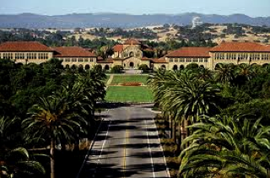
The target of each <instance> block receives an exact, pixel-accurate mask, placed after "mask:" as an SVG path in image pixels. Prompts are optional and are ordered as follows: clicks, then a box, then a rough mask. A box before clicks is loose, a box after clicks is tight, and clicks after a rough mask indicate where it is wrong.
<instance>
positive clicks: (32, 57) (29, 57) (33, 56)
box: [26, 53, 37, 59]
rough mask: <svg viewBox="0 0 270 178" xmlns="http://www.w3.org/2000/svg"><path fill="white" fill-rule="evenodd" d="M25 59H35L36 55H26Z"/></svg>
mask: <svg viewBox="0 0 270 178" xmlns="http://www.w3.org/2000/svg"><path fill="white" fill-rule="evenodd" d="M26 57H27V59H37V54H36V53H27V54H26Z"/></svg>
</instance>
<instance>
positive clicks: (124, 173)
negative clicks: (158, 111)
mask: <svg viewBox="0 0 270 178" xmlns="http://www.w3.org/2000/svg"><path fill="white" fill-rule="evenodd" d="M129 114H130V113H129V109H128V110H127V120H128V118H129ZM128 126H129V123H127V127H128ZM128 143H129V130H128V129H126V133H125V146H124V158H123V159H124V160H123V178H126V166H127V160H126V157H127V146H126V145H127V144H128Z"/></svg>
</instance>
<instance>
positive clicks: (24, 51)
mask: <svg viewBox="0 0 270 178" xmlns="http://www.w3.org/2000/svg"><path fill="white" fill-rule="evenodd" d="M0 52H56V51H55V50H51V51H50V50H25V51H19V50H0Z"/></svg>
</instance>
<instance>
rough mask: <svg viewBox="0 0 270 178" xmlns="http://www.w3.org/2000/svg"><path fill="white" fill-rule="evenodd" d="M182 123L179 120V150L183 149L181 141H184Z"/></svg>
mask: <svg viewBox="0 0 270 178" xmlns="http://www.w3.org/2000/svg"><path fill="white" fill-rule="evenodd" d="M181 128H182V123H181V122H180V121H179V122H178V133H179V135H178V150H180V149H181V142H182V140H181V139H182V138H181V137H182V129H181Z"/></svg>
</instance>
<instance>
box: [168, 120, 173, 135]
mask: <svg viewBox="0 0 270 178" xmlns="http://www.w3.org/2000/svg"><path fill="white" fill-rule="evenodd" d="M169 122H170V123H169V124H170V130H171V133H170V134H171V135H170V137H171V138H173V120H172V117H170V118H169Z"/></svg>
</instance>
